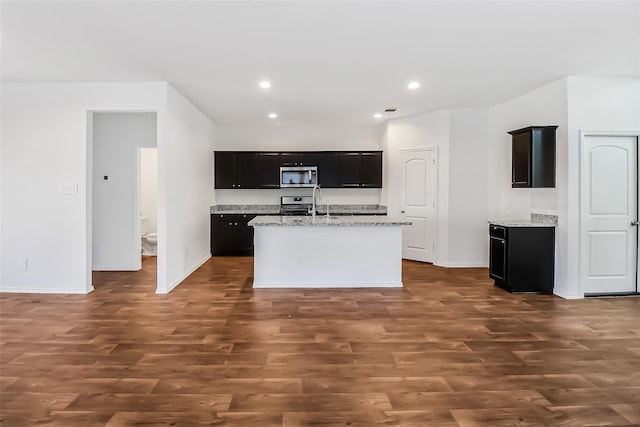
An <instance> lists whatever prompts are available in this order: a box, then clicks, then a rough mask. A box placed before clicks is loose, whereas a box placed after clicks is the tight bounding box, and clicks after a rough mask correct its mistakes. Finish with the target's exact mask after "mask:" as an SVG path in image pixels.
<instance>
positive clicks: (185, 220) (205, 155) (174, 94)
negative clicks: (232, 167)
mask: <svg viewBox="0 0 640 427" xmlns="http://www.w3.org/2000/svg"><path fill="white" fill-rule="evenodd" d="M216 134H217V129H216V126H215V124H214V123H213V122H212V121H211V120H209V119H208V118H207V117H206V116H205V115H204V114H203V113H202V112H201V111H200V110H198V109H197V108H196V107H194V106H193V104H191V103H190V102H189V101H188V100H187V99H186V98H185V97H184V96H182V95H181V94H180V93H179V92H178V91H177V90H175V89H174V88H173V87H172V86H170V85H169V86H167V116H166V135H167V137H166V140H165V141H164V144H159V146H158V171H159V181H158V186H159V189H160V191H159V193H158V205H159V206H160V210H159V212H158V256H164V257H166V259H167V263H166V265H165V266H162V268H161V266H158V275H159V276H162V277H164V278H165V280H164V281H160V280H159V281H158V289H157V292H158V293H167V292H169V291H170V290H171V289H173V288H174V287H175V286H177V285H178V284H179V283H180V282H181V281H182V280H184V279H185V278H186V277H187V276H188V275H189V274H191V272H193V271H194V270H195V269H197V268H198V267H199V266H200V265H201V264H202V263H204V262H205V261H206V260H207V259H208V258H209V257H210V256H211V253H210V245H209V239H210V213H209V207H210V206H211V204H212V201H213V198H212V191H211V189H212V176H213V147H214V143H215V141H216ZM163 207H164V209H163Z"/></svg>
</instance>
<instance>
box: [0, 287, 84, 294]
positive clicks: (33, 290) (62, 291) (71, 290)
mask: <svg viewBox="0 0 640 427" xmlns="http://www.w3.org/2000/svg"><path fill="white" fill-rule="evenodd" d="M92 291H93V286H92V287H91V289H89V290H88V291H87V290H79V289H76V288H59V289H48V288H27V289H25V288H12V287H5V286H3V287H2V288H0V293H11V294H76V295H86V294H88V293H89V292H92Z"/></svg>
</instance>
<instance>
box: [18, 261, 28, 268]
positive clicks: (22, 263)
mask: <svg viewBox="0 0 640 427" xmlns="http://www.w3.org/2000/svg"><path fill="white" fill-rule="evenodd" d="M28 267H29V261H28V260H27V258H20V260H19V261H18V268H19V269H20V270H26V269H27V268H28Z"/></svg>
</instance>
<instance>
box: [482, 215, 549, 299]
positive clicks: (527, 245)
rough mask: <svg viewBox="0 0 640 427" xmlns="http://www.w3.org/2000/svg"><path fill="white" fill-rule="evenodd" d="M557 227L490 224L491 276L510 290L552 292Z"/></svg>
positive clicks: (503, 287)
mask: <svg viewBox="0 0 640 427" xmlns="http://www.w3.org/2000/svg"><path fill="white" fill-rule="evenodd" d="M554 266H555V227H553V226H549V227H540V226H531V227H529V226H513V227H509V226H503V225H496V224H490V225H489V277H491V278H492V279H493V280H494V281H495V284H496V286H499V287H501V288H502V289H505V290H507V291H509V292H539V293H552V292H553V280H554Z"/></svg>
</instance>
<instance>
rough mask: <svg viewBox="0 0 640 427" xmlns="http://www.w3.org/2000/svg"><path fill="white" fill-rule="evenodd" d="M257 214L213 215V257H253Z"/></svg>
mask: <svg viewBox="0 0 640 427" xmlns="http://www.w3.org/2000/svg"><path fill="white" fill-rule="evenodd" d="M255 216H256V215H255V214H253V215H251V214H212V215H211V255H214V256H215V255H253V227H250V226H249V224H248V223H249V221H251V220H252V219H253V218H255Z"/></svg>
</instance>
